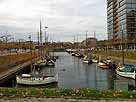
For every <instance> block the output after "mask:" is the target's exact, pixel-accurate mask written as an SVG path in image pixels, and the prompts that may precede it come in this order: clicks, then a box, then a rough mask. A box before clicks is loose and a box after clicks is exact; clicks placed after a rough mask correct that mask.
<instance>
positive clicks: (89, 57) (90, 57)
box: [82, 31, 92, 64]
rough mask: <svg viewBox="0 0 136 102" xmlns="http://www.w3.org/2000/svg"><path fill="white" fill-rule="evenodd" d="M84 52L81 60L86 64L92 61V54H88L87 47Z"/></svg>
mask: <svg viewBox="0 0 136 102" xmlns="http://www.w3.org/2000/svg"><path fill="white" fill-rule="evenodd" d="M86 47H87V31H86ZM84 52H85V55H84V58H83V59H82V62H83V63H86V64H90V63H92V56H91V55H90V54H89V50H88V47H87V49H86V50H85V51H84Z"/></svg>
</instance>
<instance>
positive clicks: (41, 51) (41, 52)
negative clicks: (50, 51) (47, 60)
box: [40, 20, 43, 59]
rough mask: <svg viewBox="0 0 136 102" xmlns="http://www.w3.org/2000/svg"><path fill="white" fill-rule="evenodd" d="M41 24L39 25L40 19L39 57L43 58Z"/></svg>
mask: <svg viewBox="0 0 136 102" xmlns="http://www.w3.org/2000/svg"><path fill="white" fill-rule="evenodd" d="M41 29H42V26H41V20H40V54H41V59H43V44H42V30H41Z"/></svg>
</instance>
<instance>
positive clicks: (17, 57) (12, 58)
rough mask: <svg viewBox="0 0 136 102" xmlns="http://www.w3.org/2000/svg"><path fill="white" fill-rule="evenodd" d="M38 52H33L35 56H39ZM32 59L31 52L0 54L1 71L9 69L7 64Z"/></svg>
mask: <svg viewBox="0 0 136 102" xmlns="http://www.w3.org/2000/svg"><path fill="white" fill-rule="evenodd" d="M37 55H38V54H37V53H36V52H35V53H33V58H35V57H37ZM30 59H31V55H30V53H18V54H14V55H7V56H0V66H1V67H0V72H1V71H4V70H7V68H6V67H3V66H6V65H9V64H15V63H17V62H21V61H27V60H30Z"/></svg>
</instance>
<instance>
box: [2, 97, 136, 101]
mask: <svg viewBox="0 0 136 102" xmlns="http://www.w3.org/2000/svg"><path fill="white" fill-rule="evenodd" d="M0 102H136V100H135V99H98V100H96V99H70V98H68V99H64V98H38V97H27V98H20V97H1V98H0Z"/></svg>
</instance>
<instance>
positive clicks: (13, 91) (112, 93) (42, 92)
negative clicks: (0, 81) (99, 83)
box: [0, 88, 136, 99]
mask: <svg viewBox="0 0 136 102" xmlns="http://www.w3.org/2000/svg"><path fill="white" fill-rule="evenodd" d="M0 96H22V97H27V96H34V97H37V96H39V97H40V96H41V97H43V96H45V97H71V98H127V99H128V98H130V99H136V91H125V90H124V91H122V90H102V91H100V90H96V89H48V88H0Z"/></svg>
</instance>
